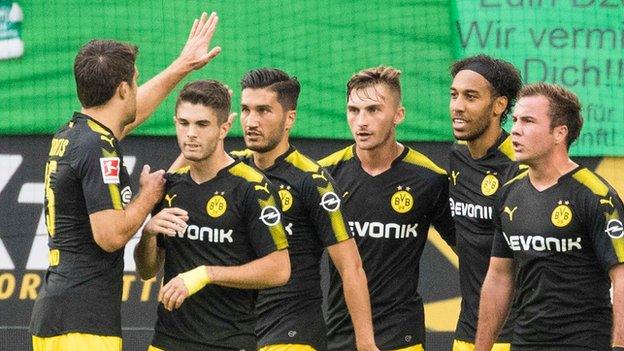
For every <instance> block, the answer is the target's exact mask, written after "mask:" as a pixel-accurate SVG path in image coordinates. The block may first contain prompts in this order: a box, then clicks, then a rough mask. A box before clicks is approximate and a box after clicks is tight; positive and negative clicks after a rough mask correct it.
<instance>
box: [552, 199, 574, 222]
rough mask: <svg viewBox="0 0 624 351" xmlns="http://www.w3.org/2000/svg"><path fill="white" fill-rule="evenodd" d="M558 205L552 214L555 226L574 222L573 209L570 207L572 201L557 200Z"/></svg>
mask: <svg viewBox="0 0 624 351" xmlns="http://www.w3.org/2000/svg"><path fill="white" fill-rule="evenodd" d="M557 204H558V206H557V207H555V209H554V210H553V212H552V215H550V220H551V221H552V223H553V224H554V225H555V227H559V228H562V227H565V226H566V225H568V224H570V222H572V209H571V208H570V206H569V205H570V201H565V202H564V201H561V200H559V202H557Z"/></svg>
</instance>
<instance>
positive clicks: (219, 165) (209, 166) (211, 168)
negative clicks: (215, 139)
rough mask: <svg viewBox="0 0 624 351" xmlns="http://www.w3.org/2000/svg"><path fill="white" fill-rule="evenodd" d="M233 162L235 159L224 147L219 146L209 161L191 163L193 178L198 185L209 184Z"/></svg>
mask: <svg viewBox="0 0 624 351" xmlns="http://www.w3.org/2000/svg"><path fill="white" fill-rule="evenodd" d="M233 162H234V159H233V158H232V157H230V155H228V154H227V153H226V152H225V150H223V146H220V147H219V146H217V149H216V150H215V151H214V152H213V153H212V155H210V157H208V158H207V159H205V160H201V161H196V162H191V164H190V166H191V170H190V172H191V178H192V179H193V181H194V182H195V183H197V184H201V183H204V182H207V181H209V180H210V179H212V178H214V177H216V175H217V173H219V171H220V170H222V169H223V168H225V167H227V166H229V165H231V164H232V163H233Z"/></svg>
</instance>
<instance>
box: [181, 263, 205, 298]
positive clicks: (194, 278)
mask: <svg viewBox="0 0 624 351" xmlns="http://www.w3.org/2000/svg"><path fill="white" fill-rule="evenodd" d="M178 277H180V279H182V281H183V282H184V285H185V286H186V288H187V289H188V291H189V295H193V294H194V293H196V292H198V291H199V290H201V289H202V288H203V287H204V286H206V285H208V284H210V277H209V276H208V271H207V270H206V266H199V267H197V268H193V269H191V270H190V271H188V272H184V273H180V274H178Z"/></svg>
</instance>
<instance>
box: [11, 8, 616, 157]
mask: <svg viewBox="0 0 624 351" xmlns="http://www.w3.org/2000/svg"><path fill="white" fill-rule="evenodd" d="M16 5H17V7H18V8H16ZM212 10H214V11H217V12H218V14H219V17H220V23H219V28H218V30H217V34H216V35H215V37H214V39H213V43H214V44H215V45H220V46H221V47H222V48H223V51H222V53H221V55H219V57H218V58H216V59H215V60H214V61H213V62H212V63H210V64H209V65H208V66H207V67H205V68H204V69H202V70H201V71H198V72H195V73H194V74H192V75H190V76H189V77H188V78H187V79H186V80H185V82H187V81H190V80H194V79H202V78H213V79H218V80H221V81H223V82H224V83H226V84H228V85H229V86H231V87H233V88H234V92H235V95H234V100H233V102H234V104H233V106H234V110H235V111H237V110H238V107H237V105H238V101H239V96H240V94H239V91H238V90H239V89H238V84H239V80H240V78H241V76H242V75H243V74H244V73H245V72H246V71H247V70H249V69H252V68H258V67H266V66H270V67H278V68H281V69H283V70H285V71H287V72H289V73H290V74H293V75H295V76H297V77H298V78H299V80H300V82H301V84H302V92H301V96H300V101H299V115H298V121H297V124H296V127H295V129H294V131H293V135H294V136H296V137H306V138H329V139H348V138H351V135H350V133H349V129H348V126H347V124H346V119H345V101H346V98H345V90H346V82H347V80H348V79H349V77H350V76H351V75H352V74H353V73H355V72H356V71H358V70H360V69H362V68H366V67H372V66H377V65H380V64H384V65H392V66H394V67H397V68H399V69H400V70H401V71H402V72H403V75H402V84H403V90H404V93H403V103H404V105H405V107H406V110H407V114H406V119H405V122H404V123H403V124H402V125H400V126H399V139H400V140H404V141H448V140H452V134H451V128H450V122H449V118H448V96H449V93H448V87H449V84H450V77H449V74H448V70H449V66H450V64H451V63H452V62H453V60H454V59H457V58H461V57H464V56H466V55H472V54H476V53H481V52H485V53H488V54H491V55H493V56H496V57H499V58H503V59H507V60H510V61H511V62H513V63H514V64H516V65H517V67H518V68H519V69H520V70H521V72H522V74H523V78H524V79H525V80H526V81H528V82H534V81H540V80H546V81H549V82H557V83H560V84H563V85H565V86H568V87H569V88H571V89H572V90H574V91H575V92H577V93H578V94H579V95H580V97H581V101H582V102H583V106H584V116H585V119H586V124H585V127H584V128H583V131H582V133H581V137H580V139H579V141H578V142H577V143H576V145H575V146H574V147H573V149H572V153H573V154H576V155H624V141H622V138H621V137H620V135H619V132H618V131H617V129H616V123H618V122H620V123H621V122H624V107H622V106H621V103H619V102H620V101H622V100H623V99H622V98H623V97H624V96H623V95H624V90H622V83H623V80H624V64H623V60H624V58H623V56H624V55H622V53H623V52H624V51H623V47H624V24H623V22H622V14H624V4H622V2H621V1H620V0H565V1H564V0H559V1H556V0H427V1H425V0H412V1H391V2H388V1H383V0H369V1H356V0H350V1H344V0H343V1H339V0H318V1H286V0H284V1H281V0H260V1H249V0H245V1H224V0H222V1H214V2H210V3H207V2H205V1H199V0H192V1H165V0H162V1H147V0H137V1H127V0H111V1H105V2H104V1H98V2H93V1H78V0H55V1H34V0H23V1H9V0H0V134H5V135H6V134H51V133H53V132H54V131H55V130H56V129H57V128H58V127H59V126H60V125H62V124H63V123H64V122H65V121H66V120H67V119H68V118H69V117H70V116H71V113H72V111H74V110H78V109H79V108H80V106H79V103H78V100H77V98H76V93H75V85H74V81H73V73H72V64H73V60H74V57H75V55H76V53H77V51H78V49H79V48H80V46H81V45H83V44H84V43H86V42H87V41H89V40H91V39H93V38H113V39H117V40H123V41H129V42H133V43H135V44H137V45H138V46H139V47H140V54H139V58H138V62H137V66H138V67H139V71H140V73H141V75H140V78H139V79H140V81H141V82H145V81H146V80H147V79H149V78H150V77H152V76H154V75H155V74H156V73H158V72H159V71H160V70H162V69H163V68H165V67H166V66H167V64H169V63H170V62H171V61H172V60H173V59H174V58H175V57H176V56H177V54H178V52H179V50H180V49H181V47H182V46H183V44H184V41H185V40H186V37H187V34H188V30H189V27H190V24H191V23H192V20H193V18H195V17H197V16H199V14H200V13H201V11H212ZM180 88H181V86H179V87H178V88H177V89H176V90H175V91H174V93H173V94H172V96H170V97H169V98H168V99H167V100H166V101H165V102H164V103H163V104H162V106H161V107H160V108H159V109H158V110H157V111H156V112H155V114H154V115H153V117H152V118H151V119H150V120H149V121H148V122H146V123H145V124H144V125H143V126H141V127H140V128H139V129H138V130H137V131H136V132H135V134H137V135H173V134H174V129H173V126H172V123H171V116H172V114H173V105H174V100H175V94H176V93H177V91H179V89H180ZM232 135H241V131H240V126H239V125H238V123H235V127H234V129H233V131H232Z"/></svg>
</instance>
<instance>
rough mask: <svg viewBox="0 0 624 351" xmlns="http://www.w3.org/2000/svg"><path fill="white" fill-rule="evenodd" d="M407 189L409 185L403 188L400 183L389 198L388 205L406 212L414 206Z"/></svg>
mask: <svg viewBox="0 0 624 351" xmlns="http://www.w3.org/2000/svg"><path fill="white" fill-rule="evenodd" d="M409 191H410V187H405V190H403V187H402V186H400V185H399V186H398V187H397V192H395V193H394V195H392V198H391V199H390V205H391V206H392V209H393V210H395V211H396V212H398V213H406V212H407V211H409V210H411V209H412V207H414V198H413V197H412V194H410V193H409Z"/></svg>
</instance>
